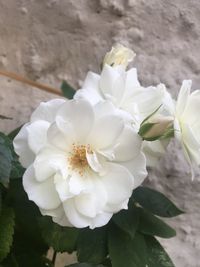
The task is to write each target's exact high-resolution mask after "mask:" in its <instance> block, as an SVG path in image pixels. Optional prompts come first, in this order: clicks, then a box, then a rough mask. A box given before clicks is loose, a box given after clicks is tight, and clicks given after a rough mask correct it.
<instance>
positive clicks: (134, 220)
mask: <svg viewBox="0 0 200 267" xmlns="http://www.w3.org/2000/svg"><path fill="white" fill-rule="evenodd" d="M112 219H113V221H114V223H115V224H116V225H117V226H119V227H120V228H121V229H122V230H123V231H125V232H126V233H128V234H129V235H130V236H131V237H132V238H133V237H134V235H135V232H136V230H137V228H138V224H139V212H138V209H137V208H135V207H134V206H129V208H128V210H122V211H120V212H119V213H117V214H115V215H114V216H113V218H112Z"/></svg>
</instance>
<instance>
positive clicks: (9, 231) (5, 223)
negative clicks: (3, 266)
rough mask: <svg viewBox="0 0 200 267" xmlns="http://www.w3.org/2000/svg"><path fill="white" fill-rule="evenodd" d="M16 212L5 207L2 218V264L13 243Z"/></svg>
mask: <svg viewBox="0 0 200 267" xmlns="http://www.w3.org/2000/svg"><path fill="white" fill-rule="evenodd" d="M14 224H15V221H14V211H13V209H11V208H8V207H5V206H4V207H3V209H2V212H1V216H0V262H1V261H2V260H3V259H4V258H5V257H6V256H7V255H8V253H9V252H10V248H11V246H12V242H13V234H14Z"/></svg>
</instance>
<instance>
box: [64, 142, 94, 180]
mask: <svg viewBox="0 0 200 267" xmlns="http://www.w3.org/2000/svg"><path fill="white" fill-rule="evenodd" d="M86 153H92V150H91V148H90V145H76V144H73V145H72V151H71V153H70V156H69V158H68V161H69V165H70V169H72V170H76V171H78V173H79V174H80V175H81V176H82V175H83V173H84V172H85V170H86V169H88V168H90V166H89V164H88V161H87V157H86Z"/></svg>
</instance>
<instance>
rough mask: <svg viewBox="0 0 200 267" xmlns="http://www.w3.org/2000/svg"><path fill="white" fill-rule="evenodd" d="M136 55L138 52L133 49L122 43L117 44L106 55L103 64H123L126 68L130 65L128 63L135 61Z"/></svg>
mask: <svg viewBox="0 0 200 267" xmlns="http://www.w3.org/2000/svg"><path fill="white" fill-rule="evenodd" d="M135 56H136V54H135V53H134V51H132V50H131V49H129V48H127V47H125V46H123V45H121V44H116V45H115V46H113V47H112V49H111V51H110V52H108V53H107V54H106V55H105V57H104V60H103V66H104V65H105V64H107V65H110V66H112V67H115V66H118V65H122V66H124V67H125V68H126V67H127V66H128V63H130V62H131V61H133V59H134V57H135Z"/></svg>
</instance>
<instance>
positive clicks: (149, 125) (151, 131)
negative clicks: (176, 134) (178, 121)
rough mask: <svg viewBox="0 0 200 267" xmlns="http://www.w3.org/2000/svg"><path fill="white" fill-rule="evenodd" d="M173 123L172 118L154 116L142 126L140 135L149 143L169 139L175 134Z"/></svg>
mask: <svg viewBox="0 0 200 267" xmlns="http://www.w3.org/2000/svg"><path fill="white" fill-rule="evenodd" d="M173 121H174V118H173V117H172V116H163V115H154V116H152V117H150V118H149V119H148V120H146V121H145V122H144V123H143V124H142V125H141V126H140V130H139V135H140V136H142V138H143V139H144V140H147V141H154V140H157V139H160V138H161V137H163V138H164V137H168V135H169V133H172V132H173V128H172V126H173Z"/></svg>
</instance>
